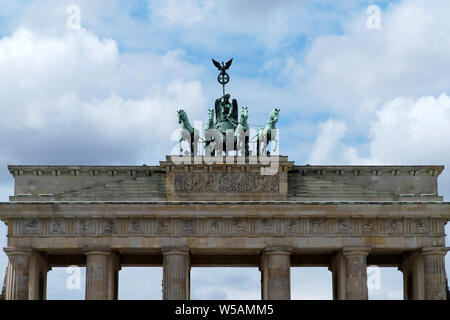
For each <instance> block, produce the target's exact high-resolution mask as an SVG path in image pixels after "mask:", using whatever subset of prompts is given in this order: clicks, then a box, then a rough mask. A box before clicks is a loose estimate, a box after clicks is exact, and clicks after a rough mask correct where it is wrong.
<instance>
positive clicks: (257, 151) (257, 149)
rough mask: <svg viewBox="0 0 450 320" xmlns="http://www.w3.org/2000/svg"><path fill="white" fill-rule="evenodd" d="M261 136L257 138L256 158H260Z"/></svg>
mask: <svg viewBox="0 0 450 320" xmlns="http://www.w3.org/2000/svg"><path fill="white" fill-rule="evenodd" d="M259 143H260V142H259V135H258V137H257V138H256V156H258V157H259V147H260V145H259Z"/></svg>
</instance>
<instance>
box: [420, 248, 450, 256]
mask: <svg viewBox="0 0 450 320" xmlns="http://www.w3.org/2000/svg"><path fill="white" fill-rule="evenodd" d="M420 251H421V253H422V255H424V256H427V255H445V254H446V253H447V251H450V247H424V248H422V249H421V250H420Z"/></svg>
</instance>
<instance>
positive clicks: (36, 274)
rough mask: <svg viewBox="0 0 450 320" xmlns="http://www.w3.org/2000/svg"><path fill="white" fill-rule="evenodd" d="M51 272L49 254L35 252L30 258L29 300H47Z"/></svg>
mask: <svg viewBox="0 0 450 320" xmlns="http://www.w3.org/2000/svg"><path fill="white" fill-rule="evenodd" d="M49 270H50V268H49V265H48V258H47V254H46V253H44V252H34V253H33V254H32V255H31V257H30V274H29V287H28V290H29V293H28V296H29V299H30V300H45V299H46V297H47V273H48V271H49Z"/></svg>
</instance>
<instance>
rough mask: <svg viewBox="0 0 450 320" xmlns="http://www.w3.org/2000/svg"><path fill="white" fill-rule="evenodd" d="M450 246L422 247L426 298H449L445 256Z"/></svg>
mask: <svg viewBox="0 0 450 320" xmlns="http://www.w3.org/2000/svg"><path fill="white" fill-rule="evenodd" d="M447 251H448V248H442V247H430V248H423V249H422V256H423V267H424V268H423V270H424V281H425V299H426V300H445V299H447V292H446V290H447V286H446V277H445V264H444V256H445V253H446V252H447Z"/></svg>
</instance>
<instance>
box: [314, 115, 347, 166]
mask: <svg viewBox="0 0 450 320" xmlns="http://www.w3.org/2000/svg"><path fill="white" fill-rule="evenodd" d="M319 128H320V132H319V134H318V136H317V138H316V141H315V143H314V148H313V149H312V150H311V153H310V155H309V158H308V160H307V163H309V164H328V163H336V161H337V159H336V157H335V155H336V152H337V148H338V143H340V140H341V139H342V138H343V137H344V136H345V133H346V131H347V128H346V125H345V123H344V122H342V121H336V120H333V119H330V120H328V121H327V122H324V123H321V124H319Z"/></svg>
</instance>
